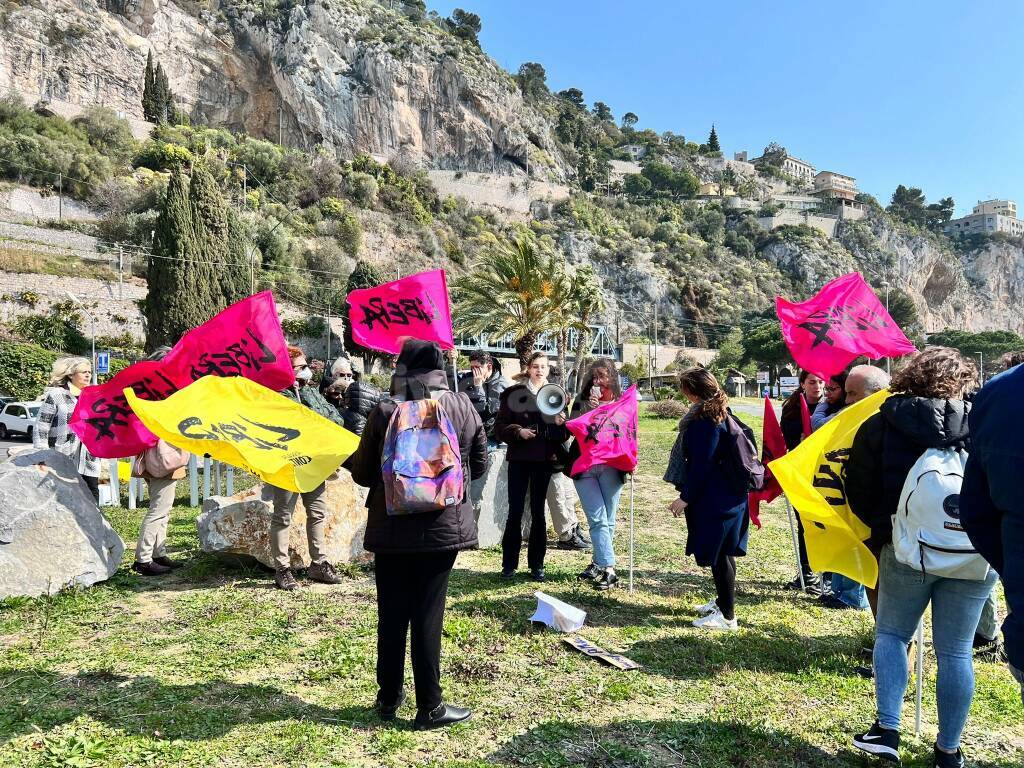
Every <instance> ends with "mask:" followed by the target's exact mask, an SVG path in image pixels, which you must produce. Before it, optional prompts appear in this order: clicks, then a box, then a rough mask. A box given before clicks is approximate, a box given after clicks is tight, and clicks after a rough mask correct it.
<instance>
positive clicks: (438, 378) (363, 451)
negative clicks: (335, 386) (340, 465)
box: [349, 340, 487, 728]
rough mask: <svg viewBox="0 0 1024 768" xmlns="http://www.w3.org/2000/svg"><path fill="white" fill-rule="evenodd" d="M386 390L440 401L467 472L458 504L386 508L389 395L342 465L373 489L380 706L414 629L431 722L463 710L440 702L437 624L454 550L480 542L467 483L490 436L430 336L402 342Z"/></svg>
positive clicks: (427, 723)
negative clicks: (452, 385)
mask: <svg viewBox="0 0 1024 768" xmlns="http://www.w3.org/2000/svg"><path fill="white" fill-rule="evenodd" d="M391 395H392V396H393V397H394V398H398V399H401V400H420V399H424V398H432V399H436V400H438V401H439V402H440V404H441V406H442V407H443V408H444V409H445V411H446V412H447V413H448V416H449V418H450V419H451V421H452V425H453V426H454V428H455V430H456V432H457V433H458V440H459V451H460V453H461V455H462V465H463V467H464V468H468V470H469V471H468V473H467V474H465V479H464V488H465V490H466V492H465V493H464V494H463V497H462V499H461V501H460V502H459V503H457V504H454V505H452V506H449V507H447V508H445V509H443V510H440V511H436V512H421V513H417V514H407V515H388V513H387V506H386V502H385V489H384V480H383V477H382V474H381V465H382V452H383V448H384V439H385V436H386V434H387V431H388V423H389V420H390V418H391V415H392V414H393V413H394V412H395V408H396V407H397V405H396V403H395V402H394V400H391V399H386V400H383V401H382V402H381V403H380V405H378V406H377V407H375V408H374V409H373V410H372V411H371V412H370V415H369V417H368V418H367V421H366V429H365V430H364V431H363V436H362V440H361V441H360V443H359V448H358V449H357V450H356V452H355V453H354V454H353V456H352V460H351V461H350V463H349V467H350V468H351V471H352V478H353V479H354V480H355V482H356V483H358V484H359V485H362V486H364V487H367V488H369V489H370V492H369V494H368V496H367V499H366V508H367V512H368V515H367V521H366V534H365V537H364V541H363V544H364V546H365V547H366V549H367V550H369V551H370V552H373V553H374V556H375V557H374V564H375V577H376V582H377V684H378V686H379V688H380V690H379V692H378V694H377V702H376V708H377V712H378V714H379V715H380V717H381V719H382V720H394V719H395V716H396V713H397V711H398V708H399V707H400V706H401V705H402V702H403V701H404V700H405V691H404V689H403V686H402V679H403V675H404V669H405V639H406V634H407V633H408V632H409V630H410V627H411V637H412V642H411V645H412V647H411V651H412V669H413V679H414V680H415V683H416V710H417V711H416V727H417V728H438V727H440V726H444V725H449V724H451V723H456V722H459V721H462V720H465V719H466V718H468V717H469V716H470V712H469V710H468V709H463V708H461V707H455V706H452V705H450V704H446V703H445V702H444V699H443V697H442V692H441V683H440V678H441V628H442V625H443V622H444V608H445V595H446V593H447V591H448V578H449V576H450V575H451V571H452V567H453V566H454V565H455V557H456V555H457V554H458V552H459V551H461V550H464V549H472V548H474V547H476V546H477V528H476V518H475V516H474V515H473V505H472V503H471V502H470V500H469V493H468V489H469V483H470V482H471V479H472V478H473V477H477V476H483V474H484V473H485V472H486V471H487V437H486V435H485V433H484V428H483V424H482V423H481V422H480V417H479V416H478V415H477V412H476V409H475V408H473V404H472V403H470V402H469V398H467V397H466V396H465V395H463V394H456V393H454V392H451V391H450V390H449V389H448V381H447V376H446V374H445V371H444V360H443V358H442V356H441V350H440V348H439V347H438V346H437V345H436V344H432V343H430V342H425V341H417V340H409V341H407V342H406V343H405V345H404V346H403V347H402V352H401V354H400V355H399V357H398V364H397V366H396V369H395V374H394V376H393V377H392V379H391Z"/></svg>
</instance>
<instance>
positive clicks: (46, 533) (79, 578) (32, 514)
mask: <svg viewBox="0 0 1024 768" xmlns="http://www.w3.org/2000/svg"><path fill="white" fill-rule="evenodd" d="M123 554H124V542H123V541H122V540H121V537H120V536H118V535H117V533H115V532H114V529H113V528H111V527H110V523H109V522H107V519H106V518H105V517H104V516H103V515H102V513H101V512H100V510H99V508H98V507H97V506H96V502H95V501H94V500H93V497H92V494H91V493H90V492H89V489H88V488H87V487H86V485H85V483H83V482H82V480H81V478H80V477H79V475H78V472H76V471H75V468H74V466H73V465H72V464H71V461H70V460H69V459H68V458H67V457H65V456H63V455H61V454H59V453H57V452H56V451H52V450H42V451H24V452H21V453H18V454H16V455H15V456H13V457H12V458H11V459H9V460H7V461H5V462H3V463H0V598H4V597H11V596H14V595H26V596H30V597H35V596H37V595H44V594H54V593H55V592H58V591H60V590H61V589H63V588H65V587H69V586H75V585H79V586H89V585H92V584H95V583H96V582H99V581H105V580H106V579H109V578H110V577H111V576H112V575H113V574H114V572H115V571H116V570H117V569H118V566H120V564H121V556H122V555H123Z"/></svg>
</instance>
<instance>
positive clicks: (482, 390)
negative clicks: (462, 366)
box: [459, 349, 508, 446]
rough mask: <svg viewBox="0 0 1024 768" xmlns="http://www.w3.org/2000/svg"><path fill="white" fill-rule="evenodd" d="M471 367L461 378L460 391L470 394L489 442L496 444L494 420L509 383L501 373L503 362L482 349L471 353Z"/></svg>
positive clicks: (492, 444)
mask: <svg viewBox="0 0 1024 768" xmlns="http://www.w3.org/2000/svg"><path fill="white" fill-rule="evenodd" d="M469 368H470V371H469V373H465V374H463V375H462V377H461V378H460V379H459V392H465V393H466V394H467V395H468V396H469V399H470V401H471V402H472V403H473V407H474V408H476V412H477V413H479V414H480V420H481V421H482V422H483V423H484V429H485V430H487V441H488V443H489V444H490V445H491V446H496V445H497V442H498V441H497V438H495V436H494V420H495V418H496V417H497V415H498V408H499V407H500V405H501V393H502V392H504V391H505V389H506V388H507V387H508V383H507V382H506V381H505V379H504V378H503V377H502V375H501V363H500V362H498V361H497V360H496V359H495V358H493V357H492V356H491V355H490V354H489V353H487V352H484V351H483V350H482V349H478V350H476V351H474V352H470V353H469Z"/></svg>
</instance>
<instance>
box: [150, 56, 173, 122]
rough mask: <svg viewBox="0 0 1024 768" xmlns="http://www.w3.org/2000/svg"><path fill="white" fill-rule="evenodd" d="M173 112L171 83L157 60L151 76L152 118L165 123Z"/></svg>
mask: <svg viewBox="0 0 1024 768" xmlns="http://www.w3.org/2000/svg"><path fill="white" fill-rule="evenodd" d="M173 112H174V95H173V94H172V93H171V84H170V81H168V79H167V73H166V72H164V68H163V66H162V65H161V64H160V63H159V62H157V65H156V74H155V75H154V76H153V118H154V119H155V120H156V122H158V123H166V122H167V121H168V120H169V119H170V117H171V114H172V113H173Z"/></svg>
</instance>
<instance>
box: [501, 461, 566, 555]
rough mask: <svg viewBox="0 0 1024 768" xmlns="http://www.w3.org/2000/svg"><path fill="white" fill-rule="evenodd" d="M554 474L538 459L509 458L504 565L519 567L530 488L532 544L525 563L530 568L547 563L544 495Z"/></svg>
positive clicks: (503, 546)
mask: <svg viewBox="0 0 1024 768" xmlns="http://www.w3.org/2000/svg"><path fill="white" fill-rule="evenodd" d="M552 474H554V473H553V471H552V469H551V466H550V465H549V464H545V463H543V462H539V461H510V462H509V463H508V520H506V521H505V533H504V535H503V536H502V537H501V567H502V568H504V569H505V570H513V571H514V570H515V569H516V568H518V567H519V549H520V547H522V546H523V512H524V511H525V510H526V492H527V488H529V492H530V515H531V518H532V520H531V522H530V544H529V547H528V548H527V550H526V563H527V565H528V566H529V568H530V570H531V571H536V570H539V569H540V568H543V567H544V555H545V553H546V552H547V548H548V524H547V520H545V519H544V499H545V497H546V496H547V494H548V484H549V483H550V482H551V475H552Z"/></svg>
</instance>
